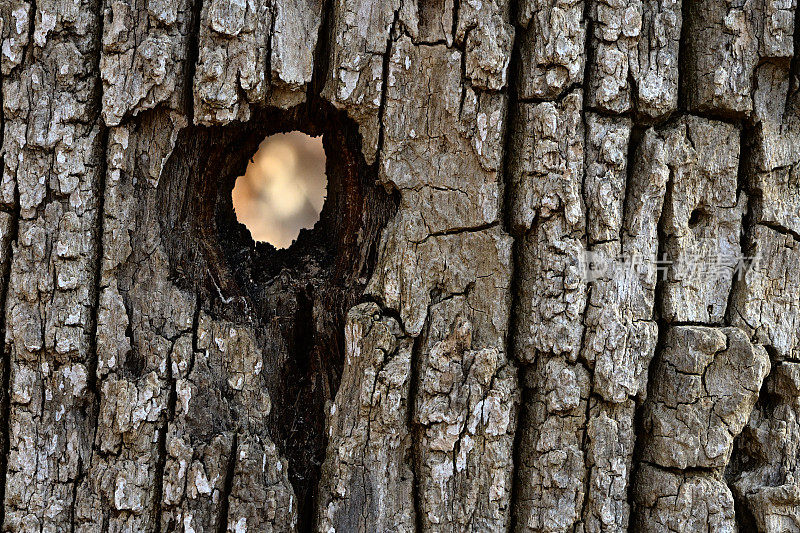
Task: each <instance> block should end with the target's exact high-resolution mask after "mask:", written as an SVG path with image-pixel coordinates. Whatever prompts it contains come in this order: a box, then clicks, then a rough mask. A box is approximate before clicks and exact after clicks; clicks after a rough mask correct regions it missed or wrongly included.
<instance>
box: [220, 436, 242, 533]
mask: <svg viewBox="0 0 800 533" xmlns="http://www.w3.org/2000/svg"><path fill="white" fill-rule="evenodd" d="M238 447H239V434H238V433H234V434H233V440H232V442H231V453H230V455H229V456H228V469H227V470H226V472H225V485H224V486H223V490H222V494H220V504H219V517H218V519H217V533H225V532H226V531H228V509H230V497H231V492H232V491H233V477H234V474H235V473H236V454H237V453H238V451H237V449H238Z"/></svg>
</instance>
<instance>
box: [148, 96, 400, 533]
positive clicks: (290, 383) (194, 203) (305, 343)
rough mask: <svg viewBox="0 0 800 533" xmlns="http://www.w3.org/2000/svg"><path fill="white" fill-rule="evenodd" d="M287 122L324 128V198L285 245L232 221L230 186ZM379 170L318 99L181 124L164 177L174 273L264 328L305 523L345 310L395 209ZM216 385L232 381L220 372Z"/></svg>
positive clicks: (311, 131) (214, 308) (276, 433)
mask: <svg viewBox="0 0 800 533" xmlns="http://www.w3.org/2000/svg"><path fill="white" fill-rule="evenodd" d="M289 131H299V132H302V133H304V134H306V135H309V136H312V137H319V136H320V135H321V136H322V144H323V147H324V151H325V156H326V161H325V173H326V175H327V198H326V199H325V201H324V204H323V206H322V211H321V212H320V215H319V220H318V221H317V222H316V223H315V224H314V225H313V227H312V228H310V229H302V230H300V232H299V235H298V236H297V239H296V240H295V241H294V243H293V244H291V245H290V246H289V247H288V248H285V249H279V248H276V247H275V246H273V245H272V244H269V243H267V242H255V241H254V240H253V239H252V237H251V233H250V231H248V229H247V228H246V227H245V226H244V225H243V224H241V223H239V221H237V219H236V214H235V213H234V209H233V201H232V191H233V189H234V185H235V183H236V179H237V177H239V176H242V175H244V173H245V171H246V168H247V165H248V163H249V161H250V159H251V157H252V156H253V154H254V153H255V152H256V150H257V148H258V146H259V144H260V143H261V142H262V141H263V140H264V139H265V138H266V137H268V136H270V135H274V134H278V133H285V132H289ZM376 176H377V165H367V164H366V163H365V161H364V159H363V157H362V155H361V139H360V136H359V134H358V130H357V126H356V125H355V124H354V123H353V122H351V121H350V120H349V119H348V118H347V117H346V116H345V115H344V113H342V112H339V111H337V110H335V109H334V108H333V107H331V106H329V105H328V104H325V103H324V102H320V101H317V102H316V103H314V104H313V105H302V106H298V107H295V108H293V109H291V110H289V111H282V110H276V109H267V110H263V111H260V112H257V113H255V114H254V115H253V116H252V118H251V120H249V121H248V122H246V123H236V124H231V125H228V126H225V127H201V126H195V127H189V128H186V129H184V130H183V131H182V132H181V134H180V135H179V137H178V139H177V141H176V146H175V149H174V150H173V152H172V156H171V157H170V160H169V161H168V162H167V164H166V167H165V170H164V172H163V174H162V179H161V181H160V183H159V198H160V202H161V204H162V205H160V206H159V211H160V213H161V215H160V217H161V223H162V235H163V236H164V239H165V240H166V241H167V242H165V244H166V249H168V250H170V256H169V260H170V268H171V271H172V273H173V275H174V277H175V281H176V283H178V284H179V285H184V286H187V287H190V288H192V289H193V290H194V291H196V292H197V293H198V294H199V295H200V296H199V298H200V305H201V306H202V309H203V310H204V311H205V312H207V313H209V314H210V315H211V316H212V317H216V318H224V319H227V320H232V321H234V322H237V323H246V324H249V325H250V326H251V327H253V329H254V330H255V331H256V332H257V335H258V340H259V343H260V345H261V349H262V352H263V357H264V361H263V368H264V370H263V371H262V372H261V374H260V377H261V378H262V379H263V382H264V386H265V387H267V389H268V391H269V394H270V397H271V401H272V411H271V412H270V419H269V437H270V438H271V439H272V440H273V441H274V442H275V444H276V445H277V446H278V448H279V449H280V451H281V453H282V455H283V456H285V457H286V458H287V459H288V462H289V476H290V480H291V482H292V484H293V487H294V491H295V495H296V497H297V499H298V512H299V529H300V531H310V530H311V528H312V525H313V524H312V521H313V509H314V499H315V491H316V487H317V484H318V480H319V475H320V466H321V463H322V460H323V458H324V455H325V446H326V440H327V439H326V432H325V404H326V402H327V401H329V400H332V399H333V397H334V395H335V394H336V390H337V389H338V386H339V381H340V378H341V372H342V365H343V351H344V319H345V316H346V313H347V310H348V309H349V308H350V307H352V306H353V305H355V304H356V303H358V302H359V301H360V299H361V296H362V293H363V289H364V286H365V284H366V282H367V281H368V279H369V277H370V275H371V273H372V268H373V266H374V264H375V260H376V255H377V246H378V239H379V237H380V233H381V230H382V228H383V226H384V225H385V223H386V221H387V220H388V218H389V217H390V216H391V215H392V214H393V213H394V212H395V211H396V209H397V197H396V196H393V195H392V194H391V193H389V192H387V191H386V190H385V188H384V187H382V186H381V185H379V184H377V183H376V179H375V178H376ZM219 386H220V387H221V388H223V389H224V388H225V387H228V385H227V384H226V383H224V380H221V381H220V385H219ZM221 393H222V394H223V395H226V394H227V395H231V396H232V394H233V392H232V391H225V390H222V391H221ZM225 418H226V419H225V420H222V421H220V422H218V423H219V424H221V425H223V426H224V428H223V429H224V430H226V431H237V430H238V429H239V428H242V427H244V424H246V423H247V422H246V421H241V420H235V417H234V416H230V417H225Z"/></svg>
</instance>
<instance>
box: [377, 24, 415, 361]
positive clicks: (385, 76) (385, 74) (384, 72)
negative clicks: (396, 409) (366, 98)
mask: <svg viewBox="0 0 800 533" xmlns="http://www.w3.org/2000/svg"><path fill="white" fill-rule="evenodd" d="M399 20H400V12H399V11H395V12H394V20H392V27H391V29H389V38H388V39H386V53H384V54H383V65H382V67H381V100H380V103H379V104H378V148H377V150H376V151H375V168H376V169H380V168H381V165H380V163H381V154H382V153H383V115H384V113H385V112H386V93H387V92H388V91H387V90H386V83H387V82H388V80H389V60H390V59H391V57H392V44H393V43H394V38H395V31H396V29H397V22H398V21H399ZM412 366H413V361H412Z"/></svg>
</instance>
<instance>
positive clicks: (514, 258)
mask: <svg viewBox="0 0 800 533" xmlns="http://www.w3.org/2000/svg"><path fill="white" fill-rule="evenodd" d="M519 2H520V0H510V1H509V14H508V16H509V20H510V21H511V24H512V25H513V26H514V42H513V43H512V45H511V58H510V59H509V63H508V85H507V90H508V101H507V104H506V106H507V108H506V120H505V131H504V132H503V136H504V138H503V155H502V158H503V160H502V165H503V166H502V173H503V174H502V185H503V205H502V215H501V217H500V220H501V221H502V224H503V230H504V231H505V232H506V233H508V234H509V235H510V236H511V238H512V239H513V243H512V246H511V277H510V279H509V287H510V289H511V298H510V306H511V309H510V310H509V314H508V333H507V334H506V353H507V354H508V358H509V359H513V360H514V361H515V362H516V363H517V383H518V384H519V385H518V386H519V388H520V403H519V405H517V409H516V413H515V419H516V421H517V425H516V427H515V428H514V442H513V444H512V449H511V460H512V463H513V468H512V470H513V471H512V473H511V494H510V495H509V507H510V512H509V531H516V529H517V513H516V506H517V497H518V494H519V483H520V481H519V476H518V475H517V472H518V468H519V463H520V447H521V441H522V434H523V432H522V431H521V430H520V428H521V427H522V426H523V419H522V415H523V413H524V407H525V405H527V400H528V397H529V396H530V391H528V390H527V389H526V388H525V385H524V383H525V380H524V376H523V370H524V365H523V364H522V363H521V362H520V361H519V359H518V358H517V357H516V345H515V342H516V339H515V338H514V334H513V332H515V331H516V330H517V319H518V318H517V305H518V303H519V302H518V300H519V293H520V291H519V283H520V280H519V276H518V272H519V269H520V268H519V267H520V265H519V263H520V258H521V256H522V253H521V250H520V248H521V247H522V240H521V239H519V238H517V237H518V236H517V235H514V234H513V232H512V228H513V222H512V219H511V216H512V215H511V205H512V194H513V191H512V190H511V183H512V180H511V176H510V173H511V150H512V149H513V136H514V135H515V131H514V129H515V127H514V125H515V123H516V120H517V115H518V113H519V93H518V91H517V76H518V75H519V72H520V63H521V53H522V52H521V50H520V46H521V44H520V43H521V39H520V36H521V35H522V33H523V28H522V27H521V26H520V24H519V22H518V18H519V8H520V6H519ZM453 35H455V27H454V31H453Z"/></svg>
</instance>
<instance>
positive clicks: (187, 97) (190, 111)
mask: <svg viewBox="0 0 800 533" xmlns="http://www.w3.org/2000/svg"><path fill="white" fill-rule="evenodd" d="M202 10H203V0H194V3H193V4H192V18H191V22H190V27H191V31H190V32H189V40H188V43H187V46H186V63H185V64H186V67H185V71H184V76H185V85H184V87H183V107H184V113H186V120H187V121H188V123H189V124H194V96H193V94H194V93H193V92H192V89H193V87H194V74H195V71H196V70H197V61H198V59H199V57H200V22H201V21H200V14H201V12H202Z"/></svg>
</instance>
